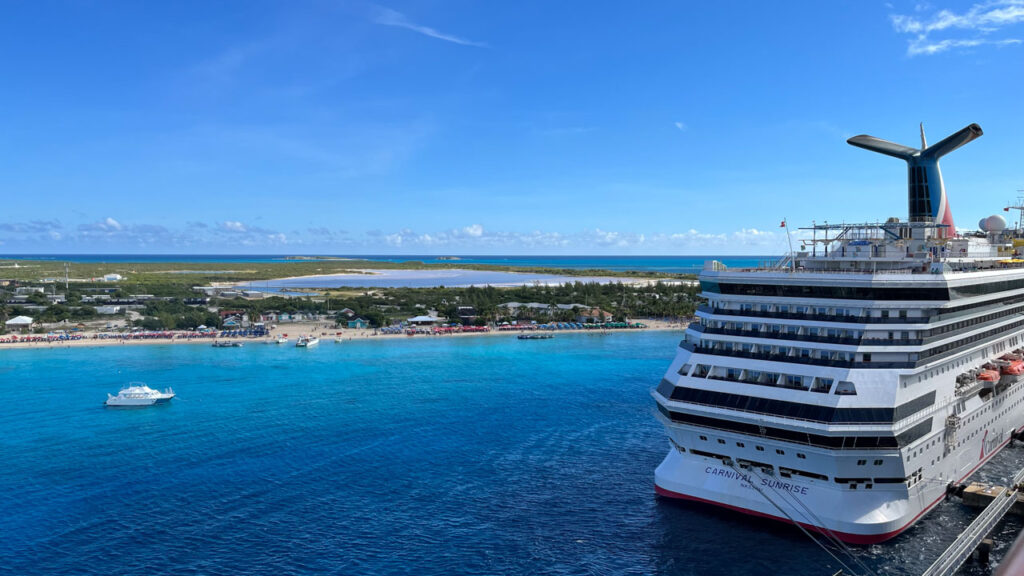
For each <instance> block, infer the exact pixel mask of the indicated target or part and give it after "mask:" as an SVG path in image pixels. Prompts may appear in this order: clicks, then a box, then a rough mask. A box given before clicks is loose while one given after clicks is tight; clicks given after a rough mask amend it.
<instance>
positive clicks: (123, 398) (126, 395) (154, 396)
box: [104, 382, 174, 406]
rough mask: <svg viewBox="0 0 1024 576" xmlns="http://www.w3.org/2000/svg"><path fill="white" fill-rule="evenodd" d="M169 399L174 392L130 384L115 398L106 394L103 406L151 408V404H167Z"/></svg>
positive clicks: (141, 384) (168, 389)
mask: <svg viewBox="0 0 1024 576" xmlns="http://www.w3.org/2000/svg"><path fill="white" fill-rule="evenodd" d="M171 398H174V390H171V389H170V388H167V389H165V390H164V391H163V392H160V391H158V390H153V389H152V388H150V387H149V386H146V385H145V384H143V383H142V382H132V383H131V384H129V385H128V386H126V387H124V388H121V390H120V392H118V393H117V396H114V395H112V394H107V401H106V402H104V404H106V405H107V406H151V405H153V404H161V403H163V402H169V401H170V400H171Z"/></svg>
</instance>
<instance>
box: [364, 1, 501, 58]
mask: <svg viewBox="0 0 1024 576" xmlns="http://www.w3.org/2000/svg"><path fill="white" fill-rule="evenodd" d="M373 22H375V23H377V24H380V25H382V26H396V27H398V28H405V29H406V30H412V31H413V32H418V33H420V34H423V35H424V36H429V37H431V38H437V39H438V40H444V41H445V42H452V43H455V44H461V45H463V46H476V47H478V48H485V47H487V44H484V43H483V42H474V41H473V40H467V39H465V38H460V37H458V36H453V35H451V34H445V33H443V32H439V31H437V30H435V29H433V28H430V27H429V26H421V25H419V24H416V23H414V22H411V21H410V20H409V19H408V18H406V17H405V14H402V13H401V12H399V11H397V10H392V9H391V8H385V7H383V6H378V7H377V13H376V14H375V15H374V16H373Z"/></svg>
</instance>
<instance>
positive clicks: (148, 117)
mask: <svg viewBox="0 0 1024 576" xmlns="http://www.w3.org/2000/svg"><path fill="white" fill-rule="evenodd" d="M0 10H2V17H0V50H2V53H3V55H4V57H3V58H0V78H2V79H3V81H2V85H3V88H2V89H0V125H2V130H0V200H2V201H0V253H65V252H79V253H86V252H98V253H295V254H307V253H330V254H776V253H781V252H783V251H784V250H785V248H786V240H785V234H784V231H782V230H780V228H779V227H778V224H779V221H780V220H781V219H782V218H783V217H785V218H788V220H789V222H790V224H791V225H792V226H793V227H796V226H798V225H809V224H810V223H811V222H812V220H817V221H818V222H821V221H824V220H828V221H830V222H838V221H842V220H844V219H845V220H846V221H869V220H870V221H874V220H877V219H884V218H886V217H888V216H900V217H905V215H906V210H907V201H906V169H905V165H904V164H903V163H902V162H900V161H898V160H896V159H892V158H886V157H883V156H879V155H877V154H872V153H870V152H867V151H864V150H859V149H856V148H853V147H851V146H849V145H847V144H846V143H845V139H846V138H848V137H850V136H853V135H856V134H861V133H868V134H872V135H874V136H878V137H881V138H886V139H890V140H895V141H898V142H901V143H906V144H915V143H916V142H917V141H918V134H917V125H918V123H919V122H924V124H925V129H926V130H927V132H928V135H929V139H930V140H931V141H937V140H938V139H940V138H942V137H944V136H946V135H947V134H949V133H951V132H953V131H955V130H958V129H959V128H961V127H963V126H965V125H967V124H969V123H971V122H977V123H979V124H981V126H982V128H983V129H984V130H985V136H984V137H982V138H981V139H980V140H978V141H977V142H974V143H971V144H970V145H968V146H966V147H965V148H963V149H961V150H958V151H956V152H955V153H953V154H951V155H950V156H948V157H946V158H945V159H944V160H943V162H942V165H943V168H944V176H945V181H946V186H947V191H948V194H949V198H950V203H951V206H952V209H953V215H954V217H955V219H956V222H957V225H958V226H960V227H971V226H974V225H976V223H977V221H978V219H979V218H981V217H984V216H987V215H989V214H993V213H996V212H998V213H1002V211H1001V208H1002V207H1003V206H1004V205H1005V204H1006V202H1007V201H1009V200H1012V199H1013V198H1015V197H1016V195H1017V190H1018V189H1021V188H1024V172H1022V168H1021V158H1022V157H1024V154H1022V152H1024V143H1022V140H1021V137H1020V135H1021V134H1024V114H1022V107H1021V101H1022V94H1024V75H1022V71H1024V67H1022V65H1024V44H1022V40H1024V0H1003V1H995V2H986V3H972V2H939V3H934V4H931V3H924V2H891V3H886V2H866V1H851V2H838V1H837V2H786V3H776V2H753V1H751V2H729V3H725V2H722V3H714V2H643V3H625V2H622V3H612V2H449V1H419V2H383V3H379V4H375V3H369V2H348V1H341V0H339V1H334V2H328V1H316V2H259V1H245V2H241V1H238V2H191V3H190V2H173V3H170V2H168V3H158V2H123V3H115V2H91V1H77V2H63V3H58V2H8V3H5V4H3V5H2V6H0Z"/></svg>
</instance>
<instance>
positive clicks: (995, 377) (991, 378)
mask: <svg viewBox="0 0 1024 576" xmlns="http://www.w3.org/2000/svg"><path fill="white" fill-rule="evenodd" d="M978 380H979V381H981V382H998V381H999V372H996V371H995V370H982V371H981V372H980V373H979V374H978Z"/></svg>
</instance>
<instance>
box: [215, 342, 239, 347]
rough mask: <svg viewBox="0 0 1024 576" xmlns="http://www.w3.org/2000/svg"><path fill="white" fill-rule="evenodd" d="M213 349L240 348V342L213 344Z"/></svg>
mask: <svg viewBox="0 0 1024 576" xmlns="http://www.w3.org/2000/svg"><path fill="white" fill-rule="evenodd" d="M213 347H214V348H241V347H242V343H241V342H214V343H213Z"/></svg>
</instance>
